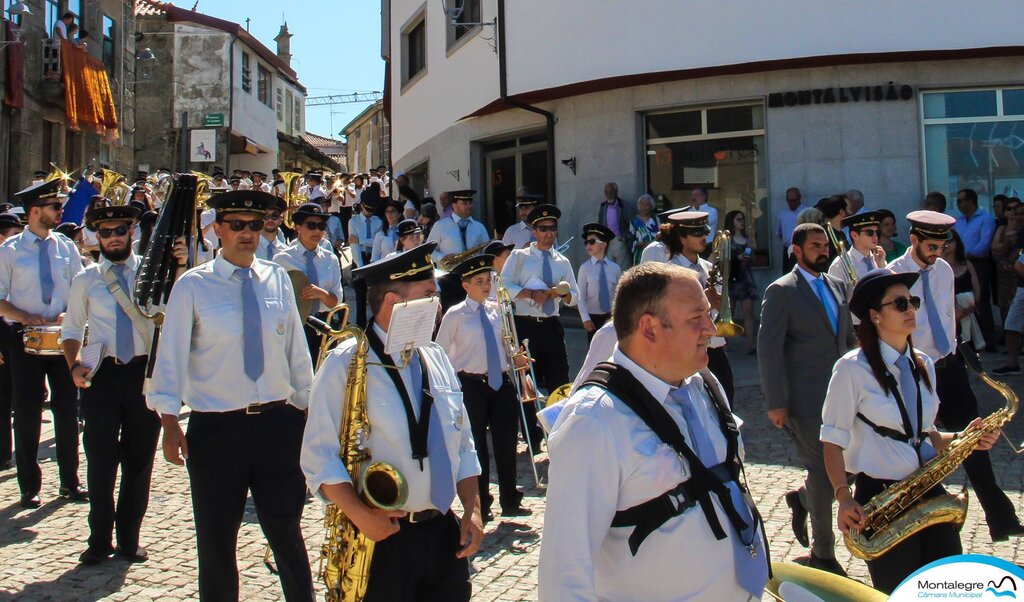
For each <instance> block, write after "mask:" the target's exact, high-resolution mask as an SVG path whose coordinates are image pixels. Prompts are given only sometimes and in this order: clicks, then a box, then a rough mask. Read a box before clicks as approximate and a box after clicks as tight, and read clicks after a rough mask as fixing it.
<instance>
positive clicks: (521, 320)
mask: <svg viewBox="0 0 1024 602" xmlns="http://www.w3.org/2000/svg"><path fill="white" fill-rule="evenodd" d="M515 322H516V333H517V334H518V335H519V340H520V341H529V342H528V343H527V347H528V348H529V350H530V355H532V356H533V359H534V364H533V372H534V374H535V375H536V377H537V386H538V387H540V388H543V389H546V390H547V391H548V393H550V392H551V391H554V390H555V389H557V388H558V387H561V386H562V385H564V384H567V383H571V382H572V380H571V379H570V378H569V356H568V355H567V354H566V351H565V329H564V328H562V323H561V322H559V321H558V318H554V317H553V318H542V319H540V320H537V319H536V318H529V317H525V316H516V317H515ZM523 410H524V412H525V413H526V424H527V427H528V428H529V429H530V442H531V443H533V449H534V450H537V449H539V447H538V446H539V445H540V441H541V439H543V438H544V433H543V432H542V431H541V429H540V426H539V425H538V424H537V404H534V403H527V404H524V405H523ZM524 428H526V427H524Z"/></svg>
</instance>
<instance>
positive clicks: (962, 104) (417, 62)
mask: <svg viewBox="0 0 1024 602" xmlns="http://www.w3.org/2000/svg"><path fill="white" fill-rule="evenodd" d="M459 3H460V4H461V2H459ZM383 4H384V11H383V14H384V46H385V51H384V54H385V55H386V56H387V57H389V58H390V61H389V73H388V76H389V78H390V81H389V85H390V88H389V89H390V105H391V111H390V120H391V124H392V156H393V160H394V166H395V169H396V170H404V171H406V172H409V173H413V174H420V175H421V177H423V176H425V177H427V178H429V182H430V188H431V191H433V192H436V191H440V190H445V189H455V188H467V187H471V188H475V189H477V190H478V191H480V192H479V195H478V199H479V202H478V203H477V207H478V209H477V211H478V213H479V214H480V217H481V218H482V219H483V220H484V221H485V223H487V224H488V225H489V226H490V227H491V228H492V229H497V230H498V231H501V230H502V229H503V228H504V227H505V226H506V225H508V224H509V223H510V222H511V221H512V220H513V219H514V217H513V216H514V213H513V211H512V209H511V203H512V198H513V196H514V192H515V190H516V188H517V187H518V186H520V185H527V186H530V187H532V188H534V189H535V190H538V191H541V192H543V191H544V190H549V191H551V192H553V193H554V198H555V200H556V202H557V203H558V204H559V205H560V206H561V208H562V210H563V212H564V216H565V219H564V222H565V224H564V227H563V229H562V234H561V236H562V237H563V238H568V236H569V235H572V234H575V235H577V236H578V234H579V233H578V229H579V227H580V226H581V225H582V224H583V223H585V222H588V221H592V220H594V219H596V217H597V209H598V203H599V202H600V201H601V199H602V188H603V184H604V183H605V182H608V181H615V182H617V183H618V184H619V188H620V191H621V196H622V197H623V198H625V199H627V200H630V201H635V200H636V198H637V196H638V195H639V194H641V193H643V192H651V193H653V194H655V195H664V196H665V197H666V199H667V200H668V204H670V205H671V206H680V205H683V204H684V203H688V201H689V197H690V191H691V190H692V188H693V187H694V186H696V185H699V184H700V185H705V186H707V187H708V188H709V189H710V198H711V204H712V205H713V206H715V207H717V208H718V210H719V212H720V215H722V216H723V217H724V215H725V213H726V212H728V211H731V210H742V211H744V212H745V213H746V214H747V216H748V219H749V218H750V217H751V216H752V217H753V218H754V220H755V223H756V235H757V246H758V250H757V253H756V255H755V258H756V260H757V261H756V264H757V265H759V266H762V267H764V268H769V269H762V270H761V271H760V273H759V277H760V278H762V279H763V278H767V277H768V276H770V275H771V274H772V273H777V272H778V270H779V269H780V267H779V264H780V263H781V261H780V260H781V250H780V241H779V240H778V239H777V238H776V237H775V236H774V232H775V219H776V218H775V216H776V212H777V211H778V209H779V208H780V207H783V206H784V194H785V190H786V189H787V188H788V187H790V186H796V187H799V188H800V189H801V190H802V191H803V196H804V202H805V204H807V205H813V204H814V202H815V201H816V200H817V199H818V198H820V197H822V196H826V195H829V194H834V193H838V192H844V191H846V190H848V189H850V188H857V189H860V190H862V191H863V192H864V196H865V198H866V202H867V206H868V207H870V208H882V207H887V208H890V209H892V210H893V211H894V212H895V213H897V215H902V214H904V213H906V212H907V211H910V210H912V209H915V208H917V207H918V206H919V204H920V201H921V199H922V198H923V196H924V194H925V193H926V192H927V191H931V190H938V191H941V192H943V193H945V194H947V196H950V197H951V198H950V203H949V209H948V211H950V212H951V213H955V212H956V208H955V203H954V202H953V199H954V198H955V192H956V190H957V189H958V188H962V187H967V186H971V187H973V188H975V189H977V190H978V192H979V194H980V196H981V198H982V199H983V200H982V203H983V205H984V204H985V203H988V202H990V201H989V199H991V197H992V196H993V195H994V194H997V193H1007V194H1011V193H1016V194H1019V191H1021V190H1024V87H1022V86H1024V70H1022V61H1021V55H1022V54H1024V44H1022V42H1021V37H1020V26H1021V23H1022V21H1021V15H1022V12H1021V6H1020V4H1019V3H1018V2H1016V1H1014V0H978V1H976V2H971V3H969V4H965V3H963V2H955V1H953V0H927V1H926V0H904V1H902V2H890V3H881V2H872V3H868V4H864V3H861V4H857V5H853V4H849V3H841V2H840V3H835V2H833V3H828V2H814V1H811V0H779V1H777V2H759V1H755V0H738V1H736V2H732V3H724V4H723V3H720V2H707V1H699V2H685V3H680V2H675V1H673V0H648V1H647V2H643V3H639V4H637V3H632V2H625V1H622V0H619V1H613V0H604V1H601V2H593V1H592V0H590V1H588V0H561V1H559V2H546V1H542V0H516V1H515V2H505V0H465V2H464V6H465V8H464V11H463V14H462V16H461V17H460V19H461V20H462V21H463V22H487V23H490V22H492V21H496V23H497V27H494V26H492V25H490V24H488V25H476V26H473V27H459V28H458V29H456V28H454V27H452V26H451V25H450V23H449V22H448V19H447V18H446V16H445V14H444V13H443V10H442V0H429V1H428V2H426V3H423V2H421V1H420V0H416V1H413V0H390V1H389V2H384V3H383ZM454 4H457V2H455V0H448V5H449V7H450V6H452V5H454ZM501 12H503V13H504V14H501ZM494 29H498V30H499V31H498V32H495V31H494ZM502 29H503V30H504V34H505V35H504V45H503V51H504V58H505V61H504V63H505V66H504V67H503V65H502V61H501V60H500V59H501V55H500V54H499V53H498V52H496V49H497V50H499V51H500V50H502V48H501V47H500V46H499V45H498V43H499V42H500V41H501V39H502V38H501V35H500V33H501V31H500V30H502ZM496 47H497V48H496ZM503 72H504V73H503ZM503 74H504V75H505V76H506V77H505V82H504V84H505V87H506V91H507V100H506V99H505V98H503V96H502V83H503V82H502V75H503ZM515 104H522V105H527V106H533V107H535V109H539V110H540V112H531V111H530V110H524V109H523V108H516V107H515ZM545 111H546V112H548V113H549V114H550V116H551V118H552V119H551V121H553V126H550V127H549V125H548V119H547V117H546V116H545V115H544V114H542V113H543V112H545ZM549 149H553V156H551V152H552V150H549ZM549 185H550V187H549ZM549 196H550V194H549ZM748 229H749V226H748ZM900 230H901V231H903V232H904V233H905V231H906V229H905V227H901V228H900ZM902 240H903V242H906V238H905V236H904V237H903V238H902ZM570 256H571V258H572V259H574V260H575V261H578V260H580V259H581V258H582V257H583V256H584V255H583V250H582V248H581V245H574V246H573V248H572V249H571V251H570Z"/></svg>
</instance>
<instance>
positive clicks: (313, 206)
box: [292, 203, 327, 224]
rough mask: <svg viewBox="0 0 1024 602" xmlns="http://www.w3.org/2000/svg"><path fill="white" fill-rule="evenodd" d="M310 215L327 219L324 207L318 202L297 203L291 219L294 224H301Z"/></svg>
mask: <svg viewBox="0 0 1024 602" xmlns="http://www.w3.org/2000/svg"><path fill="white" fill-rule="evenodd" d="M310 217H322V218H324V219H327V214H326V213H324V208H323V207H321V206H320V203H303V204H302V205H299V208H298V209H296V210H295V213H293V214H292V221H294V222H295V223H296V224H301V223H303V222H305V221H306V219H307V218H310Z"/></svg>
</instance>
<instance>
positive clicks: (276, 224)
mask: <svg viewBox="0 0 1024 602" xmlns="http://www.w3.org/2000/svg"><path fill="white" fill-rule="evenodd" d="M287 209H288V204H287V203H285V202H284V199H280V198H277V197H274V202H273V203H271V205H270V206H269V207H267V210H266V211H265V212H264V213H263V230H262V231H261V232H260V239H259V243H258V244H257V248H256V257H259V258H260V259H265V260H267V261H274V256H275V255H277V254H278V253H280V252H281V251H282V250H283V249H284V248H285V247H287V246H288V240H287V239H285V237H284V233H283V232H281V223H282V222H283V221H284V212H285V211H286V210H287Z"/></svg>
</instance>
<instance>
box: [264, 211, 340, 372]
mask: <svg viewBox="0 0 1024 602" xmlns="http://www.w3.org/2000/svg"><path fill="white" fill-rule="evenodd" d="M292 219H293V220H294V222H295V231H296V232H298V235H299V236H298V238H297V239H296V240H295V242H294V243H292V244H291V245H290V246H288V247H286V248H285V249H283V250H282V251H281V252H280V253H278V254H277V255H275V256H274V263H276V264H278V265H280V266H283V267H284V269H286V270H288V271H291V270H298V271H300V272H302V273H303V274H305V275H306V278H308V279H309V284H308V285H307V286H306V288H304V289H303V290H301V291H295V292H296V294H297V295H298V298H299V299H308V300H310V301H312V302H313V305H312V309H311V310H310V314H311V315H315V316H317V317H319V318H321V319H322V318H324V317H326V316H327V312H328V311H330V310H331V309H333V308H334V306H335V305H337V304H338V303H340V302H341V300H342V298H343V297H344V293H343V292H342V290H341V264H339V263H338V256H337V255H335V254H334V253H333V252H331V250H330V249H328V248H327V247H325V246H324V245H322V244H321V241H322V240H323V239H324V236H326V229H327V213H325V212H324V210H323V207H321V206H320V205H318V204H316V203H306V204H304V205H301V206H300V207H299V208H298V209H297V210H296V211H295V213H294V214H292ZM304 328H305V330H306V342H307V343H308V345H309V354H310V357H312V358H314V359H315V358H316V357H317V356H318V355H319V353H320V339H321V336H320V332H319V331H317V330H316V329H314V328H313V327H312V326H309V325H308V324H306V325H304Z"/></svg>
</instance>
